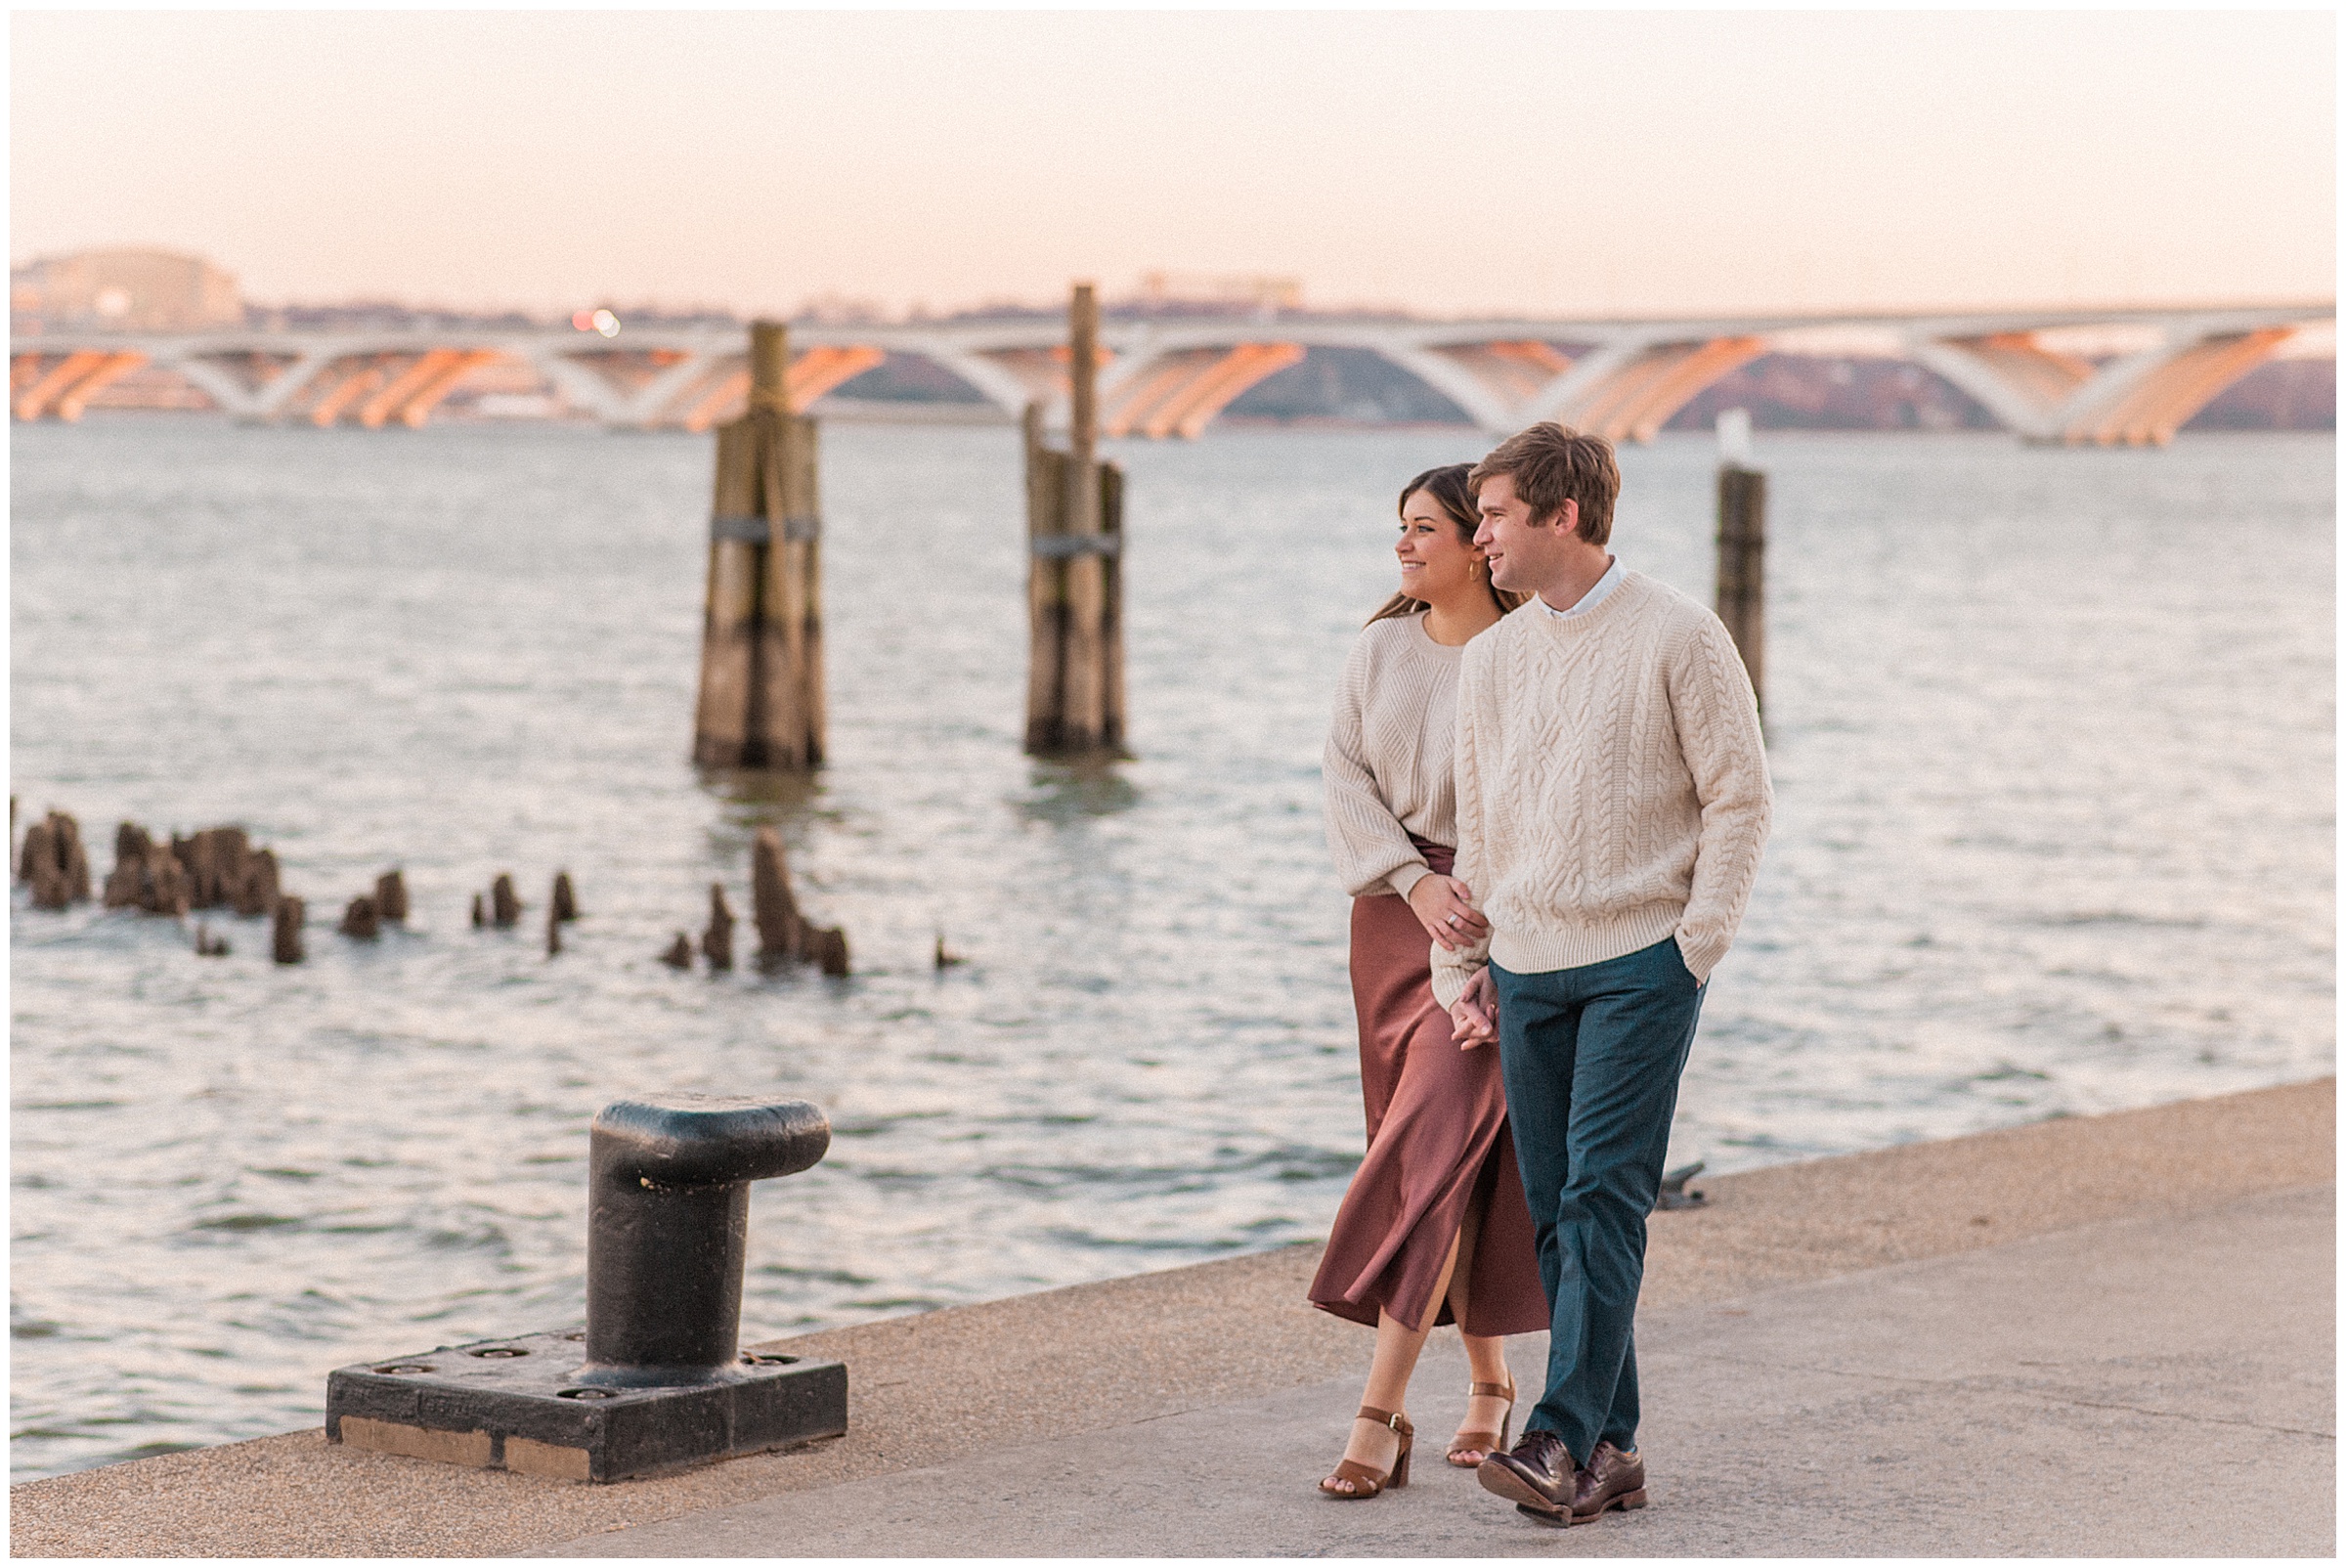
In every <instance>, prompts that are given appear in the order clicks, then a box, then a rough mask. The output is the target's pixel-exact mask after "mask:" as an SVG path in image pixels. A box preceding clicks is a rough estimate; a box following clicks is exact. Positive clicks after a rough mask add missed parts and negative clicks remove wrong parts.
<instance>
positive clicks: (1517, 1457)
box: [1474, 1431, 1577, 1524]
mask: <svg viewBox="0 0 2346 1568" xmlns="http://www.w3.org/2000/svg"><path fill="white" fill-rule="evenodd" d="M1576 1474H1577V1472H1576V1469H1575V1467H1574V1465H1573V1462H1572V1455H1571V1454H1570V1453H1569V1452H1568V1451H1567V1450H1566V1449H1565V1447H1564V1440H1563V1439H1562V1438H1560V1437H1558V1436H1557V1435H1556V1434H1555V1433H1553V1432H1543V1431H1532V1432H1526V1433H1524V1434H1523V1441H1522V1442H1520V1443H1518V1444H1516V1445H1515V1447H1514V1448H1513V1449H1512V1450H1511V1451H1509V1452H1508V1453H1505V1454H1494V1455H1492V1456H1491V1457H1490V1458H1489V1459H1485V1460H1483V1462H1482V1463H1481V1464H1480V1465H1478V1466H1476V1468H1475V1472H1474V1477H1475V1479H1476V1480H1478V1481H1480V1482H1482V1484H1483V1490H1484V1491H1486V1492H1489V1493H1492V1494H1495V1495H1496V1496H1499V1497H1502V1498H1505V1499H1506V1500H1507V1501H1508V1502H1509V1503H1514V1504H1515V1506H1517V1507H1518V1508H1521V1509H1522V1510H1523V1511H1524V1512H1526V1513H1528V1514H1531V1515H1533V1516H1535V1517H1537V1518H1542V1519H1546V1520H1548V1521H1550V1522H1552V1523H1555V1524H1564V1523H1567V1522H1569V1521H1570V1519H1571V1518H1572V1498H1573V1483H1574V1480H1575V1477H1576Z"/></svg>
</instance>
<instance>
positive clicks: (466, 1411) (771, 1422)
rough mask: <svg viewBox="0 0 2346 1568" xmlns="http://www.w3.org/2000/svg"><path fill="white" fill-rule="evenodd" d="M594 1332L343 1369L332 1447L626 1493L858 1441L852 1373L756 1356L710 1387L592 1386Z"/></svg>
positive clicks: (332, 1393) (329, 1416)
mask: <svg viewBox="0 0 2346 1568" xmlns="http://www.w3.org/2000/svg"><path fill="white" fill-rule="evenodd" d="M585 1363H586V1331H585V1330H584V1329H567V1330H559V1329H558V1330H556V1331H554V1332H551V1333H538V1334H523V1335H521V1336H519V1337H517V1338H512V1339H484V1340H481V1341H479V1342H477V1343H474V1344H469V1345H444V1346H442V1347H441V1348H439V1349H437V1350H431V1351H425V1352H423V1353H421V1354H419V1355H413V1356H399V1357H394V1358H392V1359H389V1360H386V1361H375V1362H366V1363H362V1364H361V1365H358V1366H355V1367H340V1368H336V1369H335V1370H334V1372H331V1373H330V1374H328V1376H327V1377H326V1441H327V1442H329V1443H344V1444H348V1445H349V1446H350V1447H352V1448H363V1449H371V1450H373V1451H375V1452H377V1453H383V1454H404V1455H407V1456H408V1457H410V1458H412V1459H440V1460H444V1461H447V1462H450V1463H456V1464H469V1465H473V1466H475V1467H477V1468H483V1469H504V1470H517V1471H520V1472H522V1473H524V1474H528V1475H543V1476H548V1477H552V1478H555V1479H560V1480H568V1481H624V1480H627V1479H629V1478H630V1477H633V1476H639V1475H653V1474H657V1473H659V1472H661V1471H663V1470H674V1469H680V1468H683V1467H684V1466H686V1465H692V1464H703V1463H707V1462H709V1461H710V1460H713V1459H733V1458H736V1457H738V1456H740V1455H744V1454H757V1453H760V1452H763V1451H765V1450H768V1449H777V1448H787V1447H789V1446H791V1445H792V1444H794V1443H804V1442H809V1441H811V1440H813V1439H815V1438H820V1437H837V1436H839V1435H840V1434H841V1433H843V1432H845V1431H846V1430H847V1367H846V1366H845V1365H844V1364H842V1363H840V1362H836V1361H804V1360H801V1359H800V1358H798V1357H795V1356H772V1355H757V1354H751V1353H745V1354H744V1355H743V1357H742V1359H741V1361H740V1363H739V1364H738V1365H736V1366H732V1367H728V1368H725V1369H723V1370H722V1371H721V1372H718V1373H717V1374H715V1375H712V1376H710V1377H709V1378H707V1379H706V1380H703V1381H697V1382H691V1383H676V1384H663V1385H659V1386H655V1387H641V1388H636V1387H617V1386H613V1385H610V1384H607V1383H595V1384H588V1383H583V1382H581V1381H580V1372H581V1371H582V1369H583V1367H584V1366H585Z"/></svg>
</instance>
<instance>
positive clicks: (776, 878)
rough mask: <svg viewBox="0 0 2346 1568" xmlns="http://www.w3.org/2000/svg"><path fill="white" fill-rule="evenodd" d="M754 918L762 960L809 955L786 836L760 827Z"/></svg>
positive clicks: (753, 861)
mask: <svg viewBox="0 0 2346 1568" xmlns="http://www.w3.org/2000/svg"><path fill="white" fill-rule="evenodd" d="M750 918H751V919H752V920H754V921H756V922H757V923H758V961H759V962H760V963H761V964H771V963H779V962H781V961H782V960H784V959H791V958H803V957H804V956H805V954H806V938H805V925H806V923H805V921H804V920H803V919H801V918H800V915H799V903H798V900H797V899H796V898H793V897H792V896H791V895H790V871H789V868H788V867H787V865H786V864H785V863H784V861H783V858H782V835H781V834H779V833H776V832H775V831H774V830H773V829H772V828H760V829H759V830H758V836H757V838H756V839H754V840H752V841H751V845H750Z"/></svg>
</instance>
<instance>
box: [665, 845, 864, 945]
mask: <svg viewBox="0 0 2346 1568" xmlns="http://www.w3.org/2000/svg"><path fill="white" fill-rule="evenodd" d="M750 919H751V921H752V923H753V924H755V925H756V927H757V930H758V953H757V963H758V967H759V968H760V969H768V970H770V969H778V968H781V967H783V966H785V965H788V964H800V963H807V964H813V965H815V966H816V967H818V968H819V969H821V970H822V972H823V973H824V974H826V975H845V974H847V933H846V932H844V931H842V930H841V929H840V928H839V927H837V926H818V925H816V924H815V923H814V922H812V921H810V920H808V919H807V918H806V917H805V915H804V914H803V913H802V912H801V911H800V909H799V901H798V899H797V898H796V897H794V896H792V894H791V891H790V868H789V865H788V863H787V861H786V860H785V858H784V856H783V853H782V836H781V835H780V834H779V833H776V832H775V831H774V830H773V829H772V828H770V827H767V828H760V829H759V830H758V833H757V837H756V838H755V839H753V840H752V841H751V846H750ZM736 924H738V922H737V921H736V920H735V918H734V915H733V906H732V905H731V904H730V903H729V902H727V901H726V898H725V885H724V884H723V883H721V882H713V883H711V884H710V885H709V923H708V925H707V926H705V927H703V928H702V931H701V940H700V948H699V951H700V954H701V956H702V957H703V958H704V959H706V960H707V961H708V965H709V969H710V971H711V972H712V973H713V974H721V973H723V972H725V971H727V970H730V969H731V968H732V967H733V928H734V926H735V925H736ZM693 952H694V948H693V941H692V938H691V937H690V936H687V935H686V934H684V933H683V932H680V931H679V932H677V933H676V939H675V940H674V941H673V942H671V943H669V945H668V948H667V950H666V951H665V952H663V953H662V954H661V955H660V961H661V962H662V963H664V964H666V965H668V966H669V967H670V968H671V969H690V968H691V967H692V962H693Z"/></svg>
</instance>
